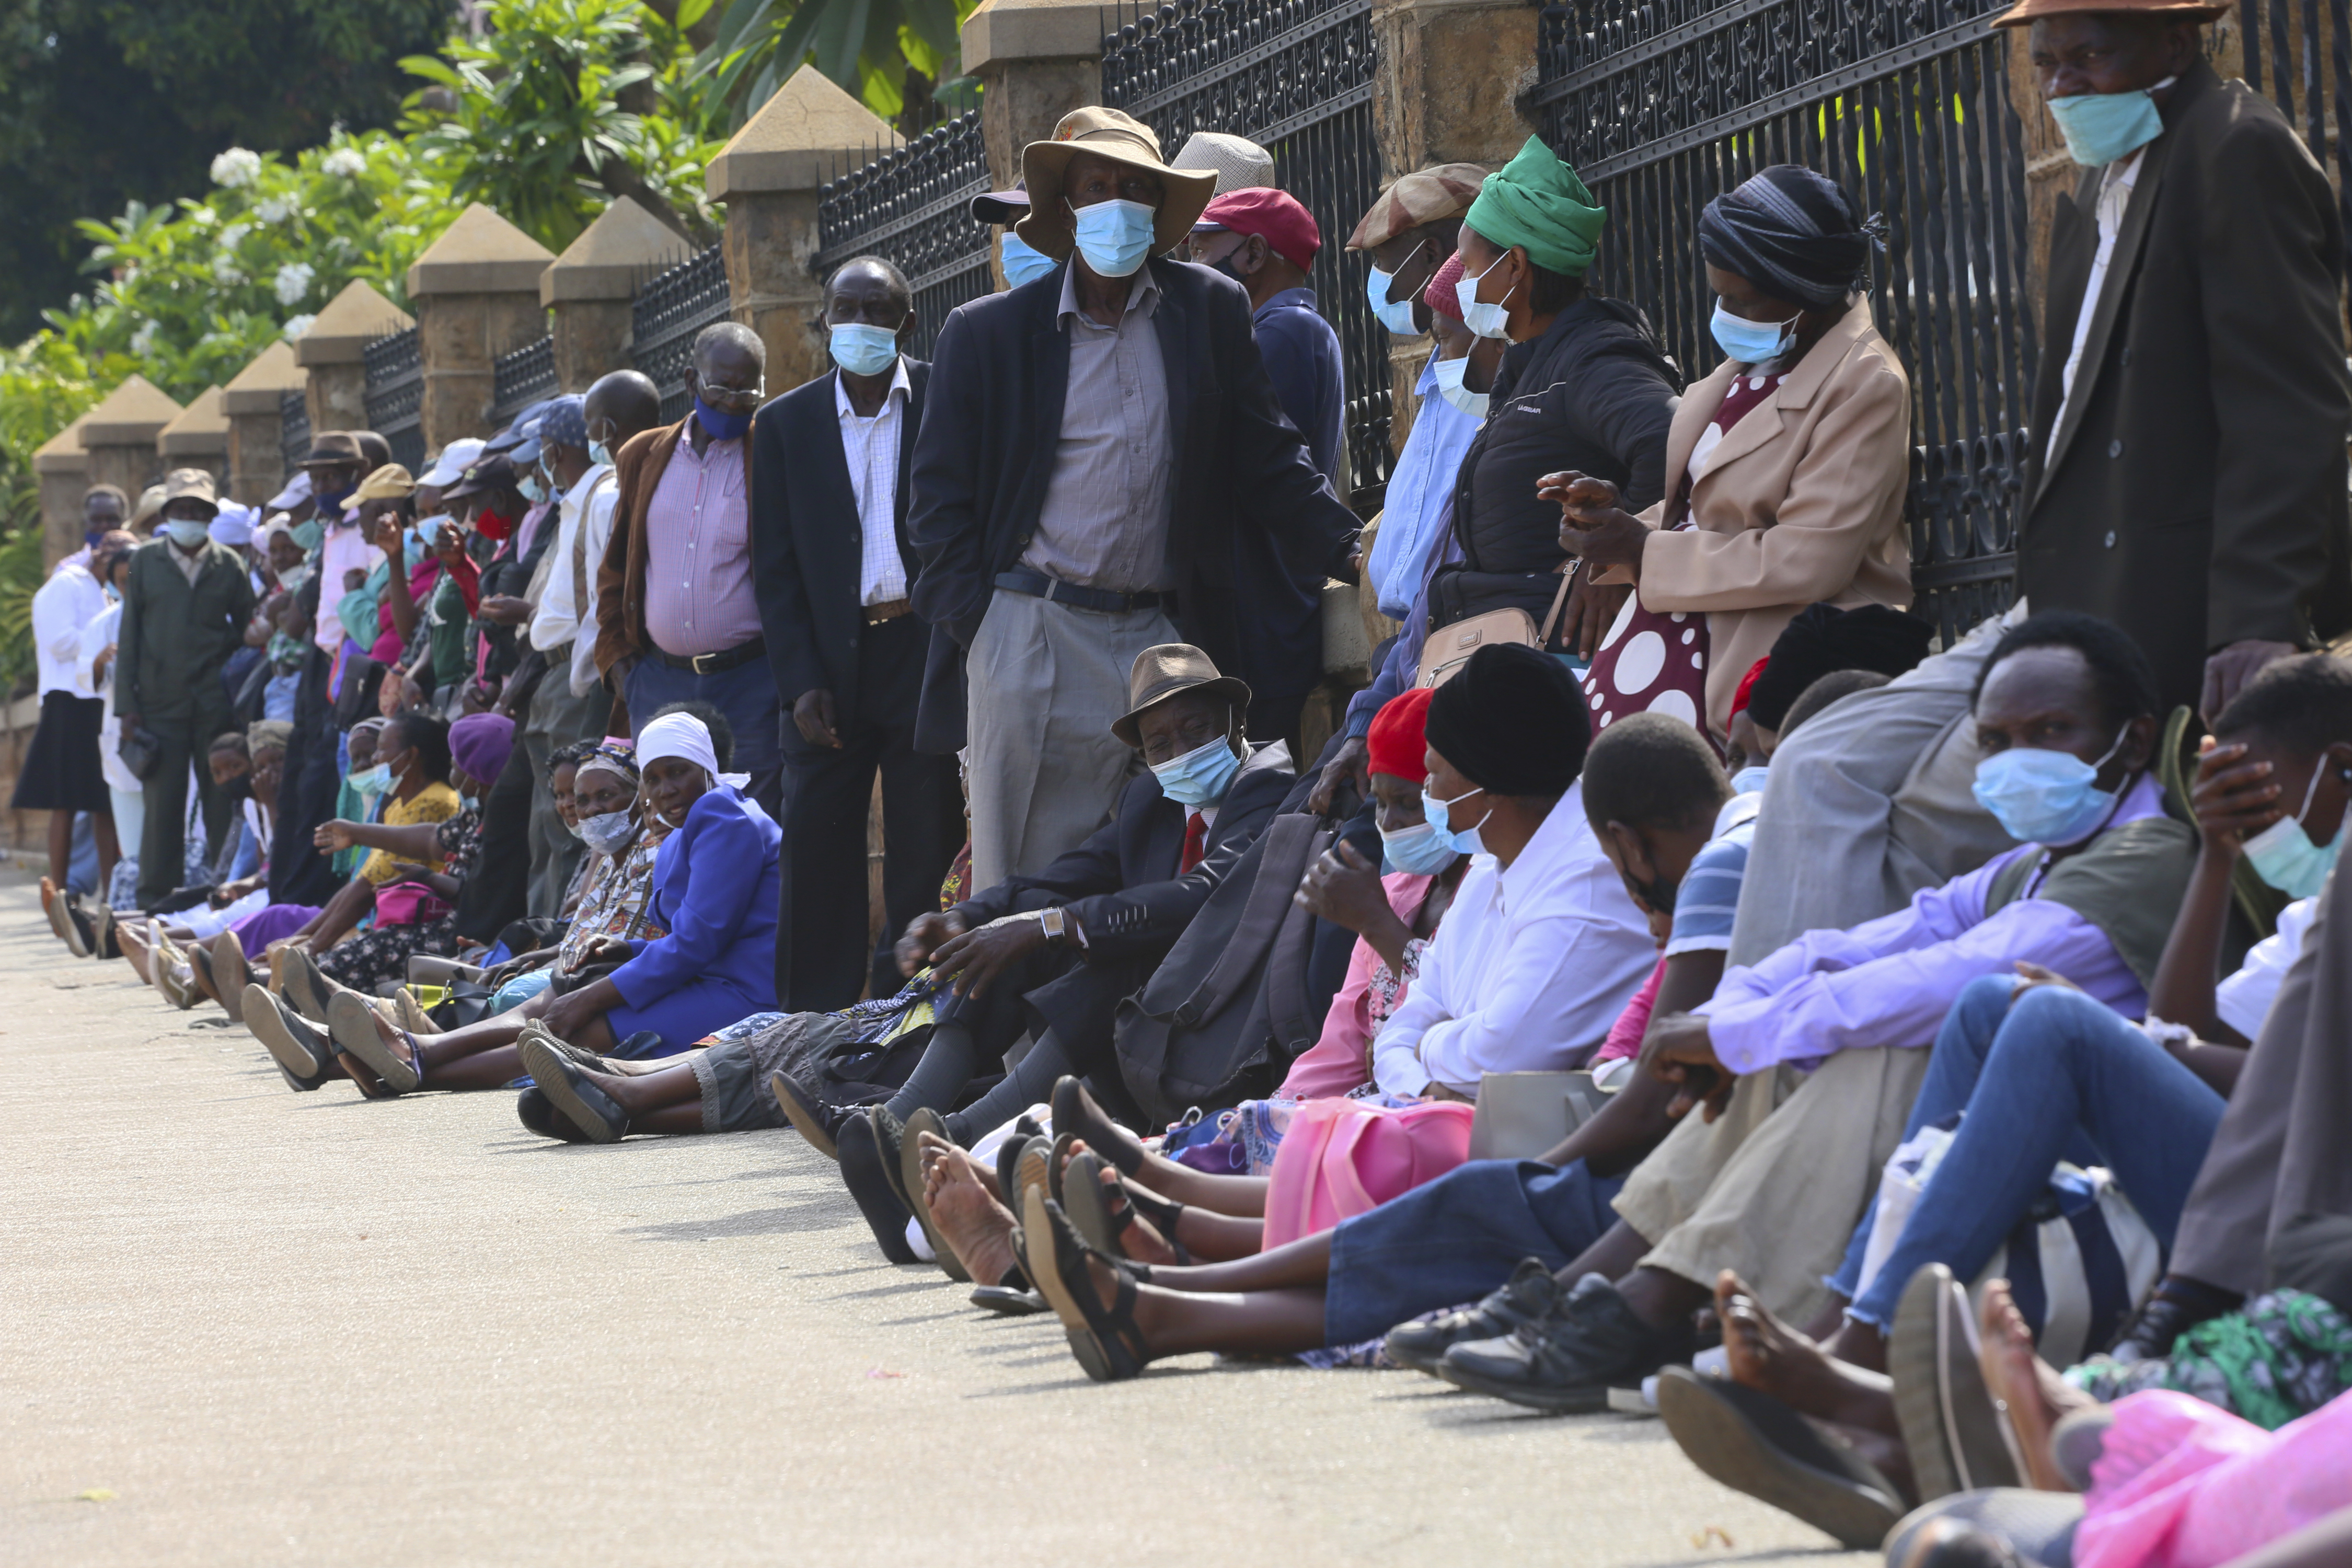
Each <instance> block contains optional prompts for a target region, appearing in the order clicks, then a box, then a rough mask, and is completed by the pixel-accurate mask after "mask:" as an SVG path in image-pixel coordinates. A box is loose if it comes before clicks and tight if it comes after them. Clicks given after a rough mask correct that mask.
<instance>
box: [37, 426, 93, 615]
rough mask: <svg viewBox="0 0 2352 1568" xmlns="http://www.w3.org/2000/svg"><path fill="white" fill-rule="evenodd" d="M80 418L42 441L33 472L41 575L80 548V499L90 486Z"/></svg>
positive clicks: (87, 460) (44, 576) (43, 575)
mask: <svg viewBox="0 0 2352 1568" xmlns="http://www.w3.org/2000/svg"><path fill="white" fill-rule="evenodd" d="M81 424H82V422H81V421H80V420H79V419H77V420H75V421H74V422H73V423H72V424H70V425H68V426H66V427H65V428H64V429H62V430H60V431H58V433H57V434H56V435H54V436H52V437H49V438H48V439H47V440H46V441H44V442H42V443H41V445H40V447H39V448H38V449H37V450H36V451H35V452H34V453H33V472H34V473H36V474H37V475H39V476H40V482H41V574H42V577H43V579H44V580H45V581H46V580H47V575H48V572H49V569H50V568H51V567H53V566H55V565H56V564H57V563H58V562H59V561H61V560H63V559H64V558H65V557H67V556H68V555H70V554H72V553H73V552H75V551H77V550H79V549H80V548H81V498H82V493H83V492H84V491H86V490H88V489H89V484H90V479H89V452H87V451H85V450H84V449H83V448H82V444H81Z"/></svg>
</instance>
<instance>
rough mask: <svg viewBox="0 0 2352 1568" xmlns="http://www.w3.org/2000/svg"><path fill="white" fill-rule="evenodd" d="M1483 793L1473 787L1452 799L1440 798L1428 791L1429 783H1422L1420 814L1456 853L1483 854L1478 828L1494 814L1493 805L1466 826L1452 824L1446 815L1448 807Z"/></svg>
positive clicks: (1483, 847) (1483, 845)
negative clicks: (1458, 826)
mask: <svg viewBox="0 0 2352 1568" xmlns="http://www.w3.org/2000/svg"><path fill="white" fill-rule="evenodd" d="M1483 793H1484V792H1483V791H1480V790H1475V789H1470V790H1465V791H1463V792H1462V793H1461V794H1460V795H1455V796H1454V798H1453V799H1452V800H1440V799H1438V798H1437V797H1436V796H1435V795H1432V794H1430V793H1429V785H1427V784H1423V785H1422V786H1421V815H1422V816H1423V817H1424V818H1426V819H1427V820H1428V823H1429V825H1430V826H1432V827H1433V828H1435V829H1436V830H1437V837H1439V838H1441V839H1443V840H1444V842H1445V847H1447V848H1449V849H1451V850H1453V851H1454V853H1455V854H1456V855H1483V854H1485V853H1486V845H1485V844H1484V843H1482V842H1480V840H1479V837H1478V829H1479V828H1481V827H1483V826H1486V818H1487V817H1489V816H1493V815H1494V812H1495V808H1494V807H1493V806H1491V805H1490V806H1488V807H1487V808H1486V810H1485V811H1484V812H1481V813H1480V814H1479V816H1478V820H1477V821H1475V822H1474V823H1472V824H1471V825H1470V826H1467V827H1460V828H1457V827H1455V826H1453V824H1452V823H1451V822H1450V821H1449V820H1448V819H1447V816H1446V811H1447V809H1448V808H1449V807H1452V806H1456V805H1461V804H1462V803H1463V802H1464V801H1465V800H1468V799H1469V798H1470V797H1471V796H1472V795H1480V794H1483Z"/></svg>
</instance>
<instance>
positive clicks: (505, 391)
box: [490, 336, 561, 428]
mask: <svg viewBox="0 0 2352 1568" xmlns="http://www.w3.org/2000/svg"><path fill="white" fill-rule="evenodd" d="M490 374H491V381H490V387H491V390H490V423H491V425H493V426H498V427H499V428H504V427H505V426H508V425H510V424H512V423H513V422H514V416H516V415H518V414H520V413H521V412H522V411H523V410H524V409H526V408H528V407H530V405H532V404H534V403H537V402H539V401H540V400H541V398H547V397H552V396H554V395H556V393H557V392H558V391H559V390H561V389H560V388H559V387H558V386H557V384H556V381H555V339H554V338H553V337H551V336H550V337H544V338H541V339H540V340H539V341H538V342H530V343H525V344H523V346H522V347H520V348H519V349H509V351H508V352H507V353H502V354H500V355H499V357H498V358H497V359H495V360H493V361H491V362H490Z"/></svg>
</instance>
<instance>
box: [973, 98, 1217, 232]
mask: <svg viewBox="0 0 2352 1568" xmlns="http://www.w3.org/2000/svg"><path fill="white" fill-rule="evenodd" d="M1079 153H1095V154H1096V155H1097V156H1098V157H1103V158H1108V159H1109V160H1110V161H1111V162H1112V163H1120V164H1124V165H1126V166H1127V167H1128V168H1130V169H1141V170H1143V171H1144V172H1146V173H1147V174H1157V175H1159V176H1160V179H1161V180H1162V181H1164V182H1165V183H1166V185H1167V190H1168V194H1167V195H1166V196H1165V197H1163V198H1162V199H1161V201H1160V215H1159V216H1158V218H1157V219H1155V220H1154V222H1153V223H1152V226H1151V254H1152V255H1154V256H1165V255H1166V254H1167V253H1168V252H1169V251H1171V250H1172V249H1174V248H1175V247H1177V245H1178V244H1180V243H1181V241H1182V240H1183V239H1184V237H1186V236H1187V235H1189V234H1191V233H1192V225H1193V224H1194V223H1196V222H1198V221H1199V219H1200V216H1201V209H1202V208H1203V207H1205V206H1207V205H1209V198H1210V197H1212V196H1213V195H1216V194H1217V175H1216V172H1215V171H1214V170H1204V169H1177V168H1171V166H1170V165H1169V164H1168V163H1167V161H1166V160H1165V159H1163V158H1161V157H1160V138H1159V137H1157V136H1155V135H1153V134H1152V132H1151V127H1150V126H1149V125H1146V124H1145V123H1143V121H1140V120H1138V119H1136V118H1135V117H1134V116H1132V115H1130V114H1126V113H1122V112H1121V111H1120V110H1116V109H1105V108H1102V107H1100V106H1099V105H1097V106H1093V107H1090V108H1087V109H1074V110H1070V112H1069V113H1067V114H1065V115H1064V116H1062V121H1061V123H1060V124H1058V125H1056V126H1055V127H1054V139H1053V140H1052V141H1050V142H1030V143H1029V145H1028V146H1026V147H1024V148H1023V149H1021V183H1022V184H1024V185H1025V186H1026V187H1027V188H1028V191H1029V216H1027V217H1024V218H1023V219H1022V220H1021V221H1020V222H1019V223H1017V224H1014V225H1013V233H1015V234H1017V235H1019V236H1020V237H1021V238H1022V240H1023V241H1024V243H1025V244H1027V245H1028V246H1029V247H1031V248H1033V249H1034V250H1036V251H1037V252H1038V253H1039V254H1041V255H1045V256H1050V257H1052V258H1054V259H1055V260H1056V261H1066V260H1067V259H1068V258H1069V255H1070V251H1071V248H1072V247H1073V245H1074V244H1075V237H1074V236H1073V235H1072V234H1071V232H1070V215H1069V210H1068V209H1067V208H1066V207H1065V206H1064V205H1062V172H1063V171H1064V170H1065V169H1067V168H1068V167H1069V166H1070V160H1071V159H1072V158H1075V157H1076V156H1077V155H1078V154H1079Z"/></svg>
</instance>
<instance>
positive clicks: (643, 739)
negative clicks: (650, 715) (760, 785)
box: [637, 713, 751, 789]
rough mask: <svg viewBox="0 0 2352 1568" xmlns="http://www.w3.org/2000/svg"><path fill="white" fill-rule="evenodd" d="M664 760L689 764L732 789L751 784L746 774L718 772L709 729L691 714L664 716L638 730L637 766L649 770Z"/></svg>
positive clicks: (668, 714) (716, 757)
mask: <svg viewBox="0 0 2352 1568" xmlns="http://www.w3.org/2000/svg"><path fill="white" fill-rule="evenodd" d="M664 757H677V758H678V759H679V760H680V761H682V762H688V763H694V764H695V765H696V766H697V767H698V768H700V769H701V770H702V771H703V772H704V773H709V775H710V776H711V777H712V778H714V779H716V780H717V781H718V782H719V783H720V784H728V785H731V786H732V787H734V788H736V789H741V788H742V787H743V786H744V785H745V784H750V783H751V774H750V773H720V772H719V753H718V752H714V751H712V750H711V748H710V730H709V726H708V725H706V724H704V723H703V721H701V720H699V719H698V718H696V717H695V716H694V715H693V714H691V713H665V714H663V715H662V716H661V717H660V718H658V719H654V720H650V721H647V722H646V727H645V729H644V730H643V731H639V733H638V735H637V766H638V767H639V768H640V769H644V768H649V767H651V766H653V764H654V763H656V762H658V761H659V760H660V759H662V758H664Z"/></svg>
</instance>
